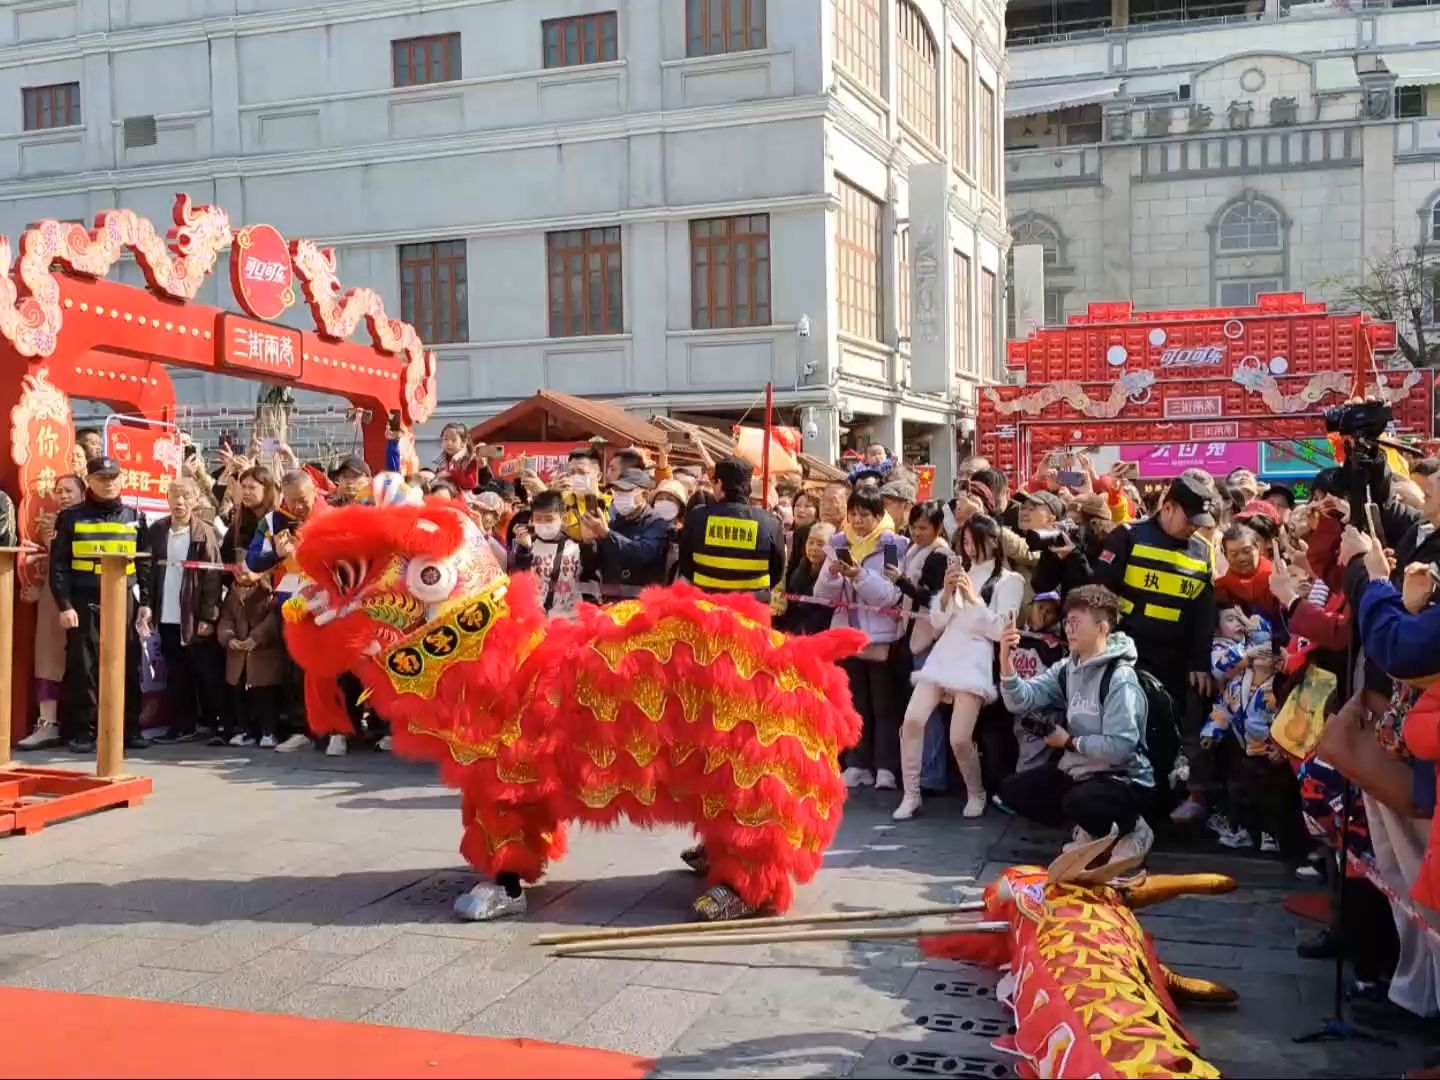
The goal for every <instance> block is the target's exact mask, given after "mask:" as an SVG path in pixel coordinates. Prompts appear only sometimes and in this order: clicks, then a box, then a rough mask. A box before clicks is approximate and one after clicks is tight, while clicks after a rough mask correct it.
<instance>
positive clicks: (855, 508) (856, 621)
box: [814, 491, 910, 791]
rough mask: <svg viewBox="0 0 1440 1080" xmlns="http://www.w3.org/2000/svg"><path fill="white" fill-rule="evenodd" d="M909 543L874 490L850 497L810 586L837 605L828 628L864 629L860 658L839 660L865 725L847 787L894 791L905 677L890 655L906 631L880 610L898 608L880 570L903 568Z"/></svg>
mask: <svg viewBox="0 0 1440 1080" xmlns="http://www.w3.org/2000/svg"><path fill="white" fill-rule="evenodd" d="M909 544H910V542H909V541H908V540H907V539H906V538H905V537H903V536H901V535H899V534H898V533H897V532H896V531H895V523H894V522H893V521H891V520H890V516H889V515H888V514H886V513H885V504H884V503H883V502H882V501H881V499H880V493H879V492H877V491H856V492H852V493H851V495H850V498H849V500H848V501H847V503H846V525H845V530H844V532H840V533H836V534H835V535H834V536H833V537H831V538H830V545H829V546H830V550H829V553H828V555H827V557H826V560H825V569H823V570H821V571H820V576H819V577H818V578H817V579H816V581H815V593H814V594H815V596H817V597H820V598H821V599H824V600H832V601H836V602H837V603H838V606H837V607H836V610H835V614H834V616H833V618H832V621H831V625H832V626H835V627H842V626H849V627H853V628H855V629H857V630H863V631H864V632H865V634H866V636H867V637H868V638H869V639H870V641H869V644H867V645H866V646H865V648H864V649H862V650H861V651H860V653H859V654H858V655H856V656H852V657H851V658H850V659H848V660H844V661H841V663H842V666H843V667H844V668H845V671H846V674H848V675H849V676H850V694H851V697H852V698H853V699H854V702H855V711H856V712H858V713H859V714H860V718H861V720H862V721H863V722H864V727H863V728H862V730H861V734H860V745H858V746H856V747H855V748H854V749H852V750H849V751H847V752H846V755H845V761H844V764H845V772H844V779H845V786H846V787H851V788H855V787H865V786H868V785H871V784H873V785H875V787H877V788H879V789H881V790H888V791H894V790H895V788H896V787H897V786H898V785H897V783H896V778H895V774H896V772H897V771H898V770H899V768H900V716H901V713H902V712H903V711H904V701H905V697H904V688H903V683H902V682H901V679H902V678H903V677H904V676H903V675H902V674H900V672H899V671H898V670H897V668H896V665H895V664H894V663H892V658H891V655H890V654H891V652H892V651H893V650H894V648H895V645H896V642H898V641H899V640H900V638H901V636H902V635H903V634H904V632H905V620H903V619H899V618H896V617H895V616H894V615H890V614H886V613H885V612H884V611H883V610H878V609H887V608H896V607H898V606H899V604H900V599H901V593H900V590H899V588H897V587H896V585H895V583H894V582H893V581H891V580H890V579H889V578H888V577H887V576H886V574H885V570H886V568H887V567H892V566H900V565H902V564H903V562H904V560H905V552H906V550H907V549H908V547H909Z"/></svg>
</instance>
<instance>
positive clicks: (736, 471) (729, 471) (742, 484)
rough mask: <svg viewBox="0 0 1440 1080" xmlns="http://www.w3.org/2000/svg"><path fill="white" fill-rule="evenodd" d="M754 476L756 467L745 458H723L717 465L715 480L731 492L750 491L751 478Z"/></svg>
mask: <svg viewBox="0 0 1440 1080" xmlns="http://www.w3.org/2000/svg"><path fill="white" fill-rule="evenodd" d="M754 475H755V466H753V465H751V464H750V462H748V461H746V460H745V459H744V458H739V457H727V458H721V459H720V460H719V461H717V462H716V463H715V479H716V480H717V481H718V482H719V483H720V486H721V487H724V488H726V489H727V490H730V491H749V490H750V477H752V476H754Z"/></svg>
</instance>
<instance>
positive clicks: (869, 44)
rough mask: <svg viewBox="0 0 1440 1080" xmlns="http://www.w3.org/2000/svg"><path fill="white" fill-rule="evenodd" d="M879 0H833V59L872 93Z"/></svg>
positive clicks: (877, 85) (875, 89)
mask: <svg viewBox="0 0 1440 1080" xmlns="http://www.w3.org/2000/svg"><path fill="white" fill-rule="evenodd" d="M880 25H881V24H880V0H835V63H837V64H838V65H839V66H840V67H841V68H843V69H844V71H845V73H846V74H847V75H849V76H850V77H851V78H853V79H854V80H855V81H856V82H858V83H859V84H860V85H861V86H863V87H865V89H866V90H869V91H870V92H871V93H872V94H874V95H875V96H876V97H879V96H880V95H881V94H883V93H884V87H883V85H882V83H881V81H880V64H881V62H882V52H881V42H880V33H881V30H880Z"/></svg>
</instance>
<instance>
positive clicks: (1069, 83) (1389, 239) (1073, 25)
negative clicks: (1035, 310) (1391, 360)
mask: <svg viewBox="0 0 1440 1080" xmlns="http://www.w3.org/2000/svg"><path fill="white" fill-rule="evenodd" d="M1007 21H1008V23H1009V39H1010V40H1009V56H1010V92H1009V97H1008V100H1007V106H1006V108H1007V117H1006V127H1005V145H1006V158H1005V161H1006V181H1007V188H1008V191H1009V204H1008V212H1009V224H1010V228H1011V231H1012V235H1013V236H1014V239H1015V242H1016V243H1017V244H1018V243H1040V244H1043V245H1044V246H1045V249H1046V250H1045V286H1044V288H1045V318H1046V321H1047V322H1052V323H1053V322H1058V321H1062V320H1063V318H1064V317H1065V316H1066V315H1067V314H1075V313H1078V312H1082V311H1084V309H1085V306H1086V305H1087V304H1089V303H1091V302H1094V301H1112V300H1127V299H1128V300H1133V302H1134V303H1135V305H1136V306H1137V307H1139V308H1147V309H1160V308H1176V307H1208V306H1211V305H1217V304H1220V305H1223V304H1243V303H1249V302H1250V301H1251V300H1252V299H1253V298H1254V296H1255V295H1257V294H1258V293H1261V292H1272V291H1278V290H1304V291H1305V292H1307V293H1309V294H1311V295H1312V296H1316V297H1320V298H1323V297H1325V296H1326V295H1333V292H1334V282H1335V279H1336V278H1339V277H1346V276H1350V275H1355V274H1357V273H1359V272H1360V270H1361V268H1362V265H1363V260H1364V259H1365V258H1366V257H1374V256H1380V255H1383V254H1385V253H1387V252H1390V251H1392V250H1394V249H1396V248H1398V247H1406V248H1413V247H1414V246H1416V245H1417V244H1419V243H1420V242H1422V241H1425V242H1430V241H1434V240H1440V210H1437V204H1440V8H1436V7H1427V6H1417V5H1414V4H1409V5H1402V4H1398V3H1392V2H1390V0H1365V2H1364V3H1363V4H1362V3H1358V2H1354V3H1352V2H1348V0H1316V2H1311V3H1304V4H1300V3H1293V4H1291V3H1288V2H1285V0H1280V2H1277V0H1265V2H1264V3H1261V2H1259V0H1249V2H1247V0H1206V2H1204V3H1203V4H1202V3H1200V2H1197V0H1164V2H1163V3H1161V2H1160V0H1056V2H1054V3H1052V2H1050V0H1046V3H1044V4H1043V5H1042V4H1036V3H1033V2H1031V0H1015V2H1012V3H1011V4H1010V6H1009V9H1008V10H1007ZM1327 283H1328V284H1327ZM1025 329H1026V328H1025V327H1024V326H1023V325H1022V326H1021V327H1020V328H1019V330H1020V332H1021V333H1024V332H1025Z"/></svg>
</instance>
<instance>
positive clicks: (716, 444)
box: [650, 416, 845, 484]
mask: <svg viewBox="0 0 1440 1080" xmlns="http://www.w3.org/2000/svg"><path fill="white" fill-rule="evenodd" d="M650 422H651V423H652V424H654V425H655V426H656V427H658V428H660V429H662V430H663V431H665V432H666V433H667V434H669V435H670V436H671V438H670V460H671V461H672V462H674V463H675V464H677V465H693V464H696V463H698V462H699V460H700V457H699V455H698V454H696V453H695V451H694V450H693V449H692V448H691V447H690V446H689V444H688V441H687V439H686V436H687V435H689V434H692V433H693V434H694V436H695V437H696V438H698V439H699V440H700V441H701V442H702V443H703V444H704V446H705V450H706V452H708V453H709V455H710V456H711V457H712V458H713V459H715V460H716V461H718V460H719V459H720V458H722V457H726V456H728V455H730V454H733V453H734V452H735V436H734V435H733V434H731V432H730V431H728V430H726V429H723V428H715V427H709V426H706V425H704V424H691V423H688V422H687V421H684V420H676V419H674V418H672V417H669V416H657V417H655V418H654V419H652V420H651V421H650ZM795 457H796V458H797V459H798V460H799V462H800V464H801V466H803V467H804V469H805V476H806V479H807V480H809V481H810V482H812V483H815V482H820V483H827V484H828V483H829V482H830V481H832V480H844V479H845V470H844V469H837V468H836V467H835V466H833V465H830V464H828V463H826V462H824V461H822V460H821V459H820V458H817V457H815V456H813V455H811V454H796V455H795Z"/></svg>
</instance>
